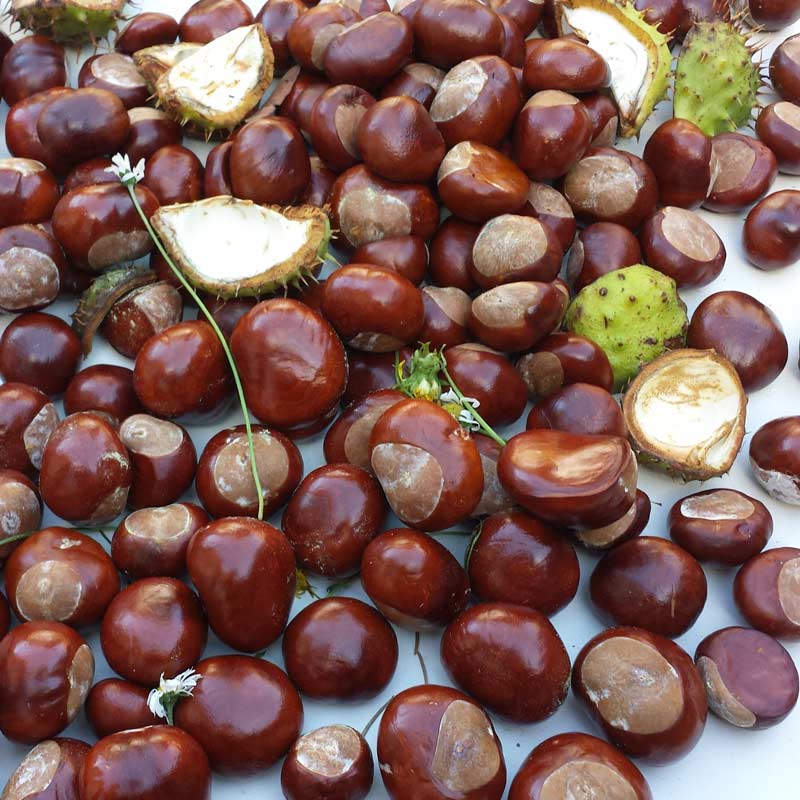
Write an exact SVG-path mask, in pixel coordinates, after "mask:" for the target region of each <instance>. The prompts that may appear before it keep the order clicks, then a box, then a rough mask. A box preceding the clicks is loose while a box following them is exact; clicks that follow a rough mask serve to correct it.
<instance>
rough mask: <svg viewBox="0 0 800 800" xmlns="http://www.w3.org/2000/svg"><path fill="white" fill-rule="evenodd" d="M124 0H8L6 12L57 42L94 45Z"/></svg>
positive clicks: (118, 14) (110, 25)
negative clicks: (9, 5)
mask: <svg viewBox="0 0 800 800" xmlns="http://www.w3.org/2000/svg"><path fill="white" fill-rule="evenodd" d="M125 2H126V0H11V8H10V9H9V10H10V13H11V17H12V18H13V19H14V21H15V22H18V23H19V24H20V25H21V26H22V27H23V28H25V29H27V30H29V31H33V32H34V33H39V34H42V35H44V36H49V37H50V38H51V39H54V40H55V41H57V42H61V43H62V44H67V45H75V46H78V47H79V46H81V45H83V44H87V43H91V44H93V45H94V44H97V41H98V39H104V38H105V37H106V36H108V34H109V33H111V31H112V30H114V29H115V28H116V26H117V21H118V20H119V19H120V17H121V15H122V9H123V7H124V5H125Z"/></svg>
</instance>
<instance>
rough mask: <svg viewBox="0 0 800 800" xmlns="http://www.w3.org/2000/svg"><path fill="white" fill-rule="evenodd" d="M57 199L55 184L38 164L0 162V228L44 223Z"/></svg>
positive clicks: (15, 159) (53, 179)
mask: <svg viewBox="0 0 800 800" xmlns="http://www.w3.org/2000/svg"><path fill="white" fill-rule="evenodd" d="M58 198H59V190H58V184H57V183H56V180H55V178H54V177H53V175H52V173H51V172H50V171H49V170H48V169H47V167H45V165H44V164H42V163H41V162H40V161H33V160H31V159H28V158H0V224H1V225H2V226H3V227H4V228H6V227H8V226H9V225H24V224H25V223H36V222H46V221H47V220H48V219H49V218H50V216H51V215H52V213H53V209H54V208H55V207H56V204H57V203H58Z"/></svg>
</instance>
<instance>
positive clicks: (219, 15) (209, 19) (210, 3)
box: [180, 0, 253, 44]
mask: <svg viewBox="0 0 800 800" xmlns="http://www.w3.org/2000/svg"><path fill="white" fill-rule="evenodd" d="M252 22H253V12H252V11H251V10H250V9H249V8H248V7H247V5H245V3H243V2H242V0H197V2H196V3H193V4H192V5H191V6H190V7H189V10H188V11H187V12H186V13H185V14H184V15H183V16H182V17H181V21H180V37H181V41H182V42H197V43H198V44H208V42H210V41H212V40H213V39H217V38H219V37H220V36H222V35H224V34H226V33H228V32H229V31H232V30H233V29H234V28H241V27H242V26H244V25H250V24H252Z"/></svg>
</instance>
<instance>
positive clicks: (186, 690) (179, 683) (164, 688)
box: [147, 669, 203, 724]
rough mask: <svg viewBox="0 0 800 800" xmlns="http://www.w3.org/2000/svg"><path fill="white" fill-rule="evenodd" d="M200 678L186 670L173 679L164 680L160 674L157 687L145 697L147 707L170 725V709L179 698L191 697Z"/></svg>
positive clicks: (162, 674)
mask: <svg viewBox="0 0 800 800" xmlns="http://www.w3.org/2000/svg"><path fill="white" fill-rule="evenodd" d="M202 677H203V676H202V675H198V674H197V673H196V672H195V671H194V670H193V669H187V670H186V671H185V672H181V674H180V675H176V676H175V677H174V678H164V673H163V672H162V673H161V680H160V681H159V682H158V687H157V688H156V689H153V690H152V691H151V692H150V694H149V695H148V696H147V707H148V708H149V709H150V711H151V713H152V714H154V715H155V716H156V717H161V719H166V720H168V721H169V722H170V724H172V709H173V708H174V706H175V703H176V702H177V701H178V700H179V699H180V698H181V697H191V696H192V692H193V691H194V689H195V687H196V686H197V683H198V681H199V680H200V678H202Z"/></svg>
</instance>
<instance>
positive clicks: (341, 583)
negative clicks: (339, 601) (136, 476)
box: [326, 572, 360, 595]
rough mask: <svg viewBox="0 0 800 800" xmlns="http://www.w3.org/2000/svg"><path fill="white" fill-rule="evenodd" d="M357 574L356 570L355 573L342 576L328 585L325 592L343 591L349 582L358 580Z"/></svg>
mask: <svg viewBox="0 0 800 800" xmlns="http://www.w3.org/2000/svg"><path fill="white" fill-rule="evenodd" d="M359 576H360V573H358V572H356V573H355V575H349V576H348V577H346V578H342V579H341V580H338V581H335V582H334V583H332V584H331V585H330V586H329V587H328V589H327V592H326V594H329V595H336V594H339V592H341V591H343V590H344V589H346V588H347V587H348V586H350V584H351V583H354V582H355V581H356V580H358V578H359Z"/></svg>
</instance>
